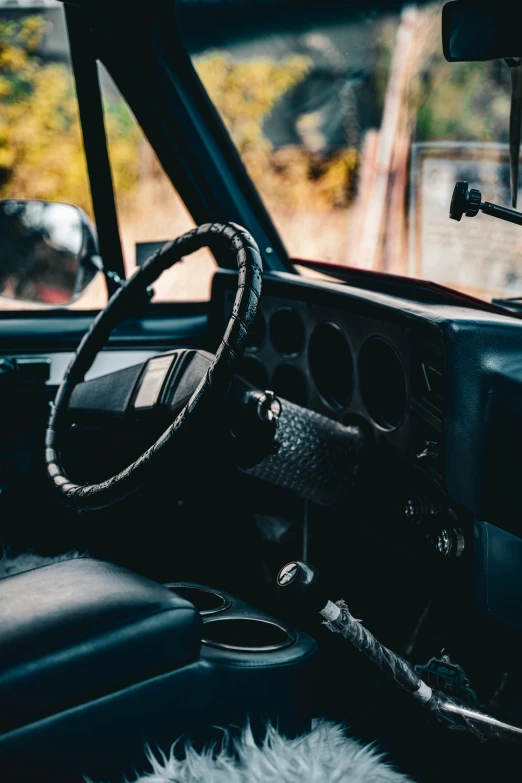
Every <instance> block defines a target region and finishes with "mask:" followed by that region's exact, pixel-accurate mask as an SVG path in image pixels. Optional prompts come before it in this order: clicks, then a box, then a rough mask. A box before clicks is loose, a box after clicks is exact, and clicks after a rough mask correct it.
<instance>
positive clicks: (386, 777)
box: [133, 720, 413, 783]
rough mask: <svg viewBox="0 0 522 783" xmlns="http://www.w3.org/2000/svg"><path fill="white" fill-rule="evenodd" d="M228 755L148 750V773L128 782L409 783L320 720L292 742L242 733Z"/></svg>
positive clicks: (273, 735)
mask: <svg viewBox="0 0 522 783" xmlns="http://www.w3.org/2000/svg"><path fill="white" fill-rule="evenodd" d="M234 751H235V752H234ZM234 751H230V750H224V751H220V752H218V753H216V752H213V750H212V748H209V749H208V750H206V751H203V752H201V753H197V752H196V751H195V750H194V749H192V748H189V749H188V750H187V753H186V755H185V757H184V758H183V760H181V761H180V760H177V759H176V758H175V756H174V754H173V753H171V755H170V756H169V757H166V756H165V755H163V754H160V755H158V754H153V753H151V752H150V751H149V753H148V757H149V762H150V765H151V768H152V771H151V772H150V773H148V774H144V775H142V776H139V777H137V778H136V779H135V781H133V783H413V781H412V780H411V778H409V777H407V776H406V775H402V774H401V773H400V772H397V771H396V770H394V769H393V767H391V766H390V765H389V764H386V763H385V762H384V761H383V760H382V756H381V755H380V754H379V753H378V752H377V751H376V750H375V749H374V748H373V747H371V746H363V745H360V744H359V743H358V742H356V741H355V740H354V739H351V738H349V737H347V736H346V734H345V731H344V729H343V727H342V726H339V725H338V724H335V723H330V722H328V721H325V720H318V721H315V722H314V726H313V728H312V730H311V731H310V732H309V733H307V734H304V735H303V736H301V737H297V738H296V739H285V738H284V737H282V736H281V735H280V734H278V732H277V731H276V730H275V729H269V731H268V734H267V736H266V739H265V741H264V742H263V744H262V745H260V746H258V745H256V743H255V742H254V739H253V737H252V734H251V732H250V731H249V730H246V731H245V732H244V733H243V735H242V737H241V739H240V740H238V741H237V742H236V743H234Z"/></svg>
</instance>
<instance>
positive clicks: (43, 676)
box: [0, 558, 317, 783]
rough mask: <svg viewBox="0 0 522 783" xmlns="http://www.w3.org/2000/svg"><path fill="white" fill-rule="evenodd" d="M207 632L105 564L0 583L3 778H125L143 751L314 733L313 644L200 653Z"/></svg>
mask: <svg viewBox="0 0 522 783" xmlns="http://www.w3.org/2000/svg"><path fill="white" fill-rule="evenodd" d="M230 598H231V601H230V603H231V604H232V603H233V602H235V605H236V610H237V611H236V614H237V612H238V611H239V614H240V616H241V617H244V616H247V617H250V616H251V615H253V614H254V615H255V614H258V615H259V614H260V613H259V612H257V610H254V609H253V608H252V607H248V605H247V604H243V603H242V602H240V601H238V600H237V601H236V599H233V598H232V597H230ZM261 615H263V613H261ZM263 616H265V615H263ZM265 617H266V616H265ZM202 629H203V625H202V621H201V618H200V616H199V614H198V612H197V611H196V609H195V607H194V606H193V605H192V604H191V603H189V602H188V601H186V600H184V599H182V598H181V597H180V596H178V595H176V594H175V593H173V592H171V591H170V590H169V589H167V588H166V587H164V586H163V585H160V584H157V583H155V582H152V581H150V580H149V579H146V578H144V577H142V576H138V575H137V574H134V573H131V572H130V571H127V570H126V569H125V568H121V567H119V566H115V565H111V564H110V563H104V562H100V561H96V560H92V559H89V558H85V559H74V560H68V561H62V562H58V563H54V564H52V565H47V566H42V567H40V568H35V569H33V570H31V571H24V572H22V573H19V574H16V575H14V576H7V577H4V578H0V704H1V709H0V769H1V770H2V775H1V776H0V777H1V778H2V780H3V779H5V780H6V781H7V780H8V781H9V783H18V781H23V782H24V783H25V782H26V781H28V780H36V779H39V780H53V783H65V781H67V783H69V781H78V783H80V781H82V780H84V776H87V777H90V778H91V779H92V780H104V781H105V782H106V783H107V782H108V781H113V780H114V781H121V780H122V779H124V776H125V775H127V776H131V775H133V774H134V772H135V770H136V769H143V768H145V767H146V758H145V753H144V749H145V746H146V744H150V745H151V746H152V747H154V748H156V747H160V748H162V749H163V750H164V751H166V752H168V751H169V748H170V747H171V745H172V743H173V742H175V741H176V740H178V739H179V738H180V737H181V736H185V737H190V738H191V739H194V740H196V741H200V742H201V741H207V740H209V739H216V738H218V737H222V736H223V735H222V731H221V730H219V731H217V730H216V728H215V727H219V726H221V727H230V726H242V725H244V724H245V722H246V721H247V720H251V722H252V726H255V725H257V726H258V729H256V730H259V731H260V732H261V731H263V730H264V727H265V725H266V722H267V721H270V722H273V723H276V724H277V725H278V726H279V727H280V729H281V730H282V731H283V732H286V733H295V732H298V731H301V730H304V729H306V728H307V726H309V724H310V720H311V695H312V688H311V681H312V679H313V669H314V663H315V659H316V649H317V645H316V642H315V640H313V639H312V638H311V637H309V636H307V634H303V633H302V632H300V631H296V630H295V629H294V630H292V631H291V632H289V633H290V638H291V639H292V640H293V641H292V644H291V646H287V647H283V648H281V649H277V650H271V648H267V651H265V652H261V651H257V652H252V653H248V652H239V651H233V650H232V651H230V650H227V649H224V650H219V649H215V648H214V647H212V646H208V645H206V644H203V645H202V642H201V639H202V636H204V633H203V630H202ZM178 747H183V746H182V744H181V746H179V745H178Z"/></svg>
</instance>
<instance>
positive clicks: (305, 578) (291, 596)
mask: <svg viewBox="0 0 522 783" xmlns="http://www.w3.org/2000/svg"><path fill="white" fill-rule="evenodd" d="M277 589H278V593H279V597H280V598H281V600H283V601H286V602H287V603H292V604H294V605H296V606H298V605H300V606H302V607H304V608H307V609H310V610H312V611H315V612H320V611H321V609H324V607H325V606H326V604H327V603H328V596H327V595H326V594H325V592H324V590H323V588H322V587H321V582H320V579H319V577H318V572H317V571H316V570H315V569H314V568H313V567H312V566H311V565H309V564H308V563H301V562H299V561H295V562H293V563H287V565H285V566H284V567H283V568H282V569H281V570H280V572H279V574H278V576H277Z"/></svg>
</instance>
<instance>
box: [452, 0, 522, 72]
mask: <svg viewBox="0 0 522 783" xmlns="http://www.w3.org/2000/svg"><path fill="white" fill-rule="evenodd" d="M442 48H443V51H444V56H445V58H446V60H448V61H449V62H479V61H480V62H481V61H484V60H517V59H518V58H519V57H522V35H521V33H520V25H519V24H518V16H517V13H516V11H515V4H512V3H509V4H508V3H506V2H502V0H498V1H497V2H496V3H493V2H491V3H484V2H482V3H481V2H475V1H474V0H454V2H451V3H446V5H445V6H444V8H443V9H442Z"/></svg>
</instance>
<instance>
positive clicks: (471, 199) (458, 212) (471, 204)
mask: <svg viewBox="0 0 522 783" xmlns="http://www.w3.org/2000/svg"><path fill="white" fill-rule="evenodd" d="M481 203H482V194H481V192H480V190H475V189H474V188H472V189H471V190H470V189H469V186H468V183H467V182H457V184H456V185H455V188H454V190H453V196H452V198H451V205H450V218H451V219H452V220H460V219H461V218H462V216H463V215H466V216H467V217H475V215H476V214H478V211H479V209H480V205H481Z"/></svg>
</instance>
